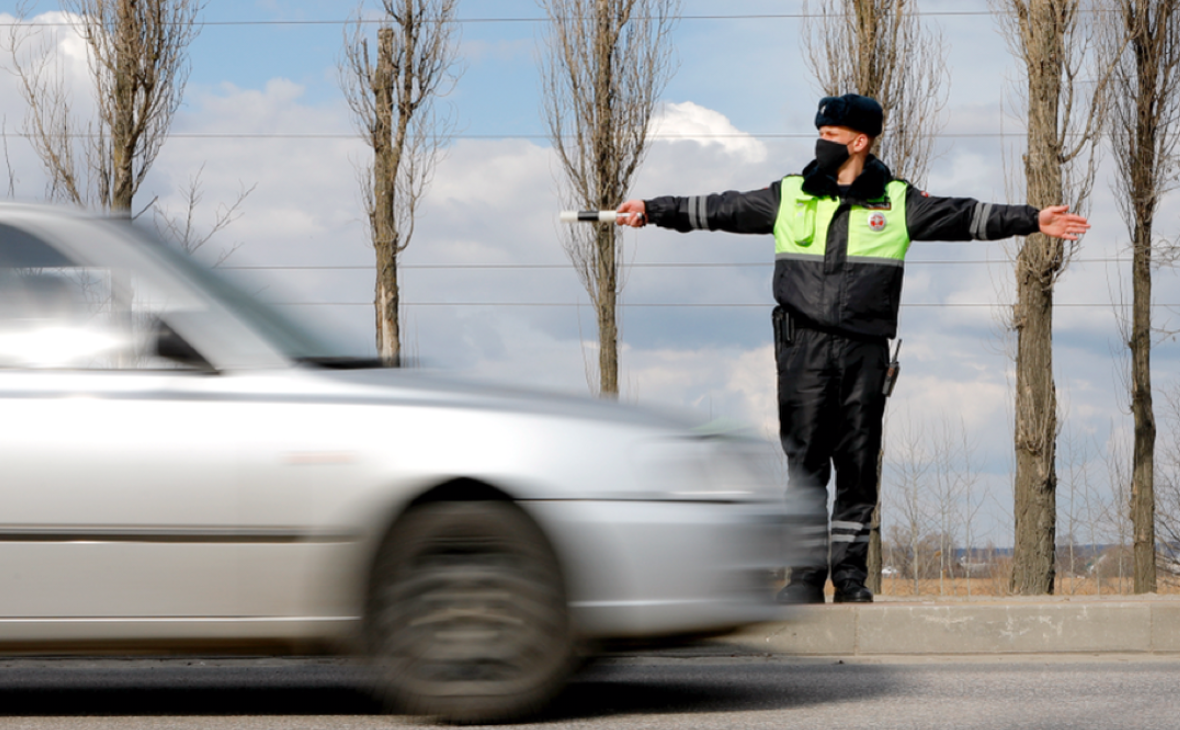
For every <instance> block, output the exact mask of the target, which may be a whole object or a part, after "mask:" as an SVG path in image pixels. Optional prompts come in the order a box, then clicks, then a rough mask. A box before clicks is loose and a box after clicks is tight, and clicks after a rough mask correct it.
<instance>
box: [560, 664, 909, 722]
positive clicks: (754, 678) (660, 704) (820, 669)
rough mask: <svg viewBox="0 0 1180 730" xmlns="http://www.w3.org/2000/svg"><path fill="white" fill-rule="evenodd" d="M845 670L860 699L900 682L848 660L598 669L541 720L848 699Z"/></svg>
mask: <svg viewBox="0 0 1180 730" xmlns="http://www.w3.org/2000/svg"><path fill="white" fill-rule="evenodd" d="M850 673H856V674H857V675H858V677H857V683H858V684H859V685H860V686H862V688H863V687H865V686H867V687H869V688H870V689H869V691H868V692H865V691H863V689H862V690H861V691H860V692H859V693H858V696H857V699H861V700H863V699H866V698H867V697H871V696H875V695H881V694H888V693H889V692H891V691H892V690H893V688H894V687H896V685H897V681H898V678H897V674H896V670H895V669H893V668H888V667H882V666H878V665H863V664H862V665H848V664H844V663H842V662H838V661H836V660H832V661H830V662H817V661H815V660H808V661H807V662H806V663H802V662H800V663H789V662H782V661H768V662H741V663H724V662H720V663H717V662H714V663H708V664H697V663H689V662H686V663H685V665H684V666H669V665H666V664H665V665H659V666H596V667H593V668H592V669H590V670H589V671H587V672H585V673H584V674H583V675H582V676H581V677H579V678H578V679H577V680H576V681H574V682H572V683H571V684H570V685H569V686H568V687H567V688H566V689H565V691H563V692H562V694H561V695H560V696H559V697H558V698H557V699H556V701H555V702H554V703H553V704H552V706H551V707H550V708H549V709H548V710H547V711H546V712H545V713H544V714H543V715H542V716H541V717H540V718H538V719H539V720H548V721H555V720H575V719H589V718H598V717H608V716H612V715H637V714H644V715H659V714H675V713H703V712H723V713H724V712H749V711H758V710H783V709H790V708H793V707H806V706H810V705H816V704H831V703H836V702H840V701H841V700H845V699H849V698H848V697H847V694H846V688H847V680H848V676H847V675H849V674H850Z"/></svg>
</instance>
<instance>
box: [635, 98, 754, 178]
mask: <svg viewBox="0 0 1180 730" xmlns="http://www.w3.org/2000/svg"><path fill="white" fill-rule="evenodd" d="M652 135H653V137H657V138H658V137H660V136H662V137H665V138H668V141H669V142H670V143H671V144H676V143H677V142H682V141H693V142H696V143H697V144H700V145H702V146H705V147H710V146H716V147H719V148H721V149H722V150H724V151H725V152H726V153H727V154H729V155H732V156H733V157H735V158H737V159H736V160H735V161H736V162H739V163H741V164H755V163H759V162H762V161H764V160H765V159H766V145H764V144H762V142H760V141H759V140H758V139H756V138H755V137H752V136H750V135H749V134H748V133H745V132H742V131H741V130H739V129H738V128H737V127H735V126H733V124H732V123H731V122H730V121H729V119H728V118H726V116H725V115H724V114H722V113H720V112H717V111H714V110H712V109H706V108H705V107H702V106H698V105H696V104H694V103H692V102H691V101H686V102H681V103H679V104H676V103H667V104H664V105H662V106H661V107H660V110H659V112H658V113H657V114H656V116H655V118H654V119H653V120H652Z"/></svg>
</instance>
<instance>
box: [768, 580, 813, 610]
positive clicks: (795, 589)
mask: <svg viewBox="0 0 1180 730" xmlns="http://www.w3.org/2000/svg"><path fill="white" fill-rule="evenodd" d="M775 600H777V601H778V602H779V603H782V604H785V605H789V606H799V605H803V604H808V603H823V602H824V589H823V588H821V587H819V586H815V585H812V584H810V583H802V582H791V583H788V584H787V585H785V586H783V589H782V590H781V591H779V592H778V595H777V596H776V597H775Z"/></svg>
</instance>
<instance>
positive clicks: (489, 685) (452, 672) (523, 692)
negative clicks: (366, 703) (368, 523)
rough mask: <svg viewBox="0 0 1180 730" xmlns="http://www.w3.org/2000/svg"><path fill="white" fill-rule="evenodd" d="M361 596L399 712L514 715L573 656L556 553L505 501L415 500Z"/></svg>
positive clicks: (380, 671) (554, 686)
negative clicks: (366, 598) (367, 590)
mask: <svg viewBox="0 0 1180 730" xmlns="http://www.w3.org/2000/svg"><path fill="white" fill-rule="evenodd" d="M367 608H368V612H367V617H366V619H367V620H366V638H367V643H368V650H369V654H370V656H371V658H372V659H373V662H374V666H375V669H376V677H375V679H376V680H377V683H378V688H377V689H378V693H379V695H380V696H381V697H382V699H383V700H384V701H385V702H386V703H387V706H389V708H390V709H392V710H393V711H396V712H405V713H409V714H413V715H429V716H434V717H437V718H439V719H442V720H445V721H449V722H462V723H483V722H503V721H506V720H512V719H518V718H521V717H524V716H527V715H529V714H532V713H533V712H535V711H536V710H538V709H539V708H540V707H542V706H543V705H544V704H545V703H546V702H547V701H548V700H550V699H551V698H552V697H553V695H554V694H556V693H557V691H558V690H559V689H560V688H561V687H562V686H563V685H564V683H565V681H566V679H567V678H568V676H569V674H570V673H571V672H572V670H573V668H574V666H575V662H576V657H575V654H576V652H575V650H574V638H573V632H572V630H571V625H570V620H569V611H568V606H567V604H566V597H565V589H564V586H563V581H562V576H561V570H560V567H559V565H558V562H557V559H556V557H555V556H554V554H553V550H552V549H551V547H550V546H549V542H548V540H546V539H545V536H544V535H543V534H542V533H541V531H540V529H539V528H538V527H537V525H536V524H534V523H533V521H532V520H531V519H529V518H528V516H527V515H525V514H524V513H523V512H522V511H521V510H520V508H518V507H517V506H515V505H513V504H512V503H510V502H494V501H487V502H482V501H481V502H460V503H455V502H442V503H432V504H426V505H423V506H419V507H415V508H414V509H412V510H411V511H410V512H409V513H408V514H406V515H405V517H404V519H402V520H399V521H398V523H397V524H396V525H395V526H394V528H393V529H392V530H391V532H390V534H389V536H388V537H387V538H386V540H385V541H384V543H383V545H382V547H381V549H380V551H379V553H378V556H377V559H376V561H375V563H374V568H373V574H372V582H371V589H370V593H369V601H368V607H367Z"/></svg>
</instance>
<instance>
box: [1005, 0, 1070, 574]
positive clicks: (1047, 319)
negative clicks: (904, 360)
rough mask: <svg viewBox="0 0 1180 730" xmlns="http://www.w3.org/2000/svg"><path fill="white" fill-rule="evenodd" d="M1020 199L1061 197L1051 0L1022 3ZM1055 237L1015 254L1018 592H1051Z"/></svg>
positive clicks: (1055, 23) (1033, 239)
mask: <svg viewBox="0 0 1180 730" xmlns="http://www.w3.org/2000/svg"><path fill="white" fill-rule="evenodd" d="M1024 28H1025V53H1026V62H1027V64H1028V151H1027V153H1026V155H1025V178H1026V181H1027V186H1028V204H1029V205H1031V206H1033V207H1035V208H1044V207H1046V206H1049V205H1056V204H1057V203H1058V202H1060V201H1061V200H1062V198H1063V193H1064V190H1063V185H1062V171H1061V166H1062V164H1063V159H1064V158H1063V151H1062V143H1061V135H1060V133H1059V131H1058V119H1059V116H1058V112H1059V105H1060V99H1061V93H1062V64H1063V63H1064V60H1065V48H1064V42H1063V36H1064V28H1063V24H1062V20H1061V17H1060V15H1059V9H1058V8H1057V7H1056V3H1053V2H1030V3H1028V6H1027V19H1026V22H1025V24H1024ZM1064 256H1065V251H1064V244H1063V243H1062V241H1061V240H1060V239H1056V238H1047V237H1045V236H1043V235H1041V234H1039V233H1037V234H1033V235H1031V236H1029V237H1028V238H1026V239H1025V241H1024V244H1023V245H1022V246H1021V249H1020V253H1019V254H1018V255H1017V258H1016V287H1017V302H1016V306H1015V311H1014V312H1013V315H1014V316H1013V324H1014V327H1015V329H1016V333H1017V351H1016V424H1015V448H1016V478H1015V500H1016V503H1015V520H1016V524H1015V544H1014V551H1013V560H1012V580H1011V588H1012V590H1013V592H1015V593H1019V594H1023V595H1038V594H1048V593H1052V592H1053V582H1054V578H1055V558H1056V532H1057V530H1056V528H1057V523H1056V519H1057V471H1056V463H1055V462H1056V446H1057V388H1056V385H1055V384H1054V381H1053V285H1054V283H1055V279H1056V276H1057V273H1058V272H1059V271H1060V270H1061V268H1062V265H1063V264H1064Z"/></svg>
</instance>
